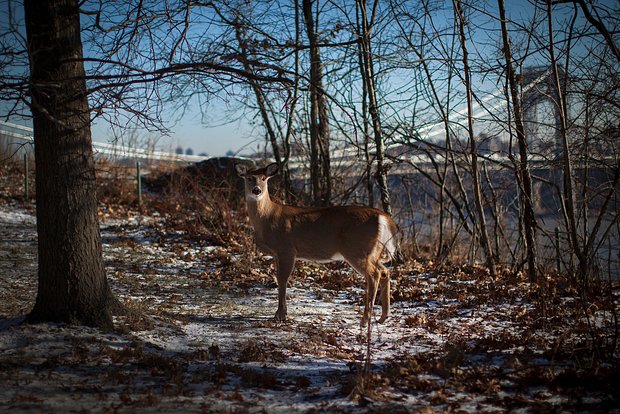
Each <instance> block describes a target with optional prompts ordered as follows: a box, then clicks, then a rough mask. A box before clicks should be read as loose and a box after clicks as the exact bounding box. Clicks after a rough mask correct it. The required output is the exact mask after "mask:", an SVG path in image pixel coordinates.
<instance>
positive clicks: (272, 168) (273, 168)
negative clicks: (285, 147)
mask: <svg viewBox="0 0 620 414" xmlns="http://www.w3.org/2000/svg"><path fill="white" fill-rule="evenodd" d="M278 172H280V167H279V166H278V164H277V163H275V162H274V163H272V164H269V165H268V166H266V167H265V175H266V176H267V177H273V176H274V175H276V174H277V173H278Z"/></svg>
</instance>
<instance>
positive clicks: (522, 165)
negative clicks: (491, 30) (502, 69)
mask: <svg viewBox="0 0 620 414" xmlns="http://www.w3.org/2000/svg"><path fill="white" fill-rule="evenodd" d="M497 4H498V9H499V20H500V25H501V31H502V50H503V52H504V59H505V61H506V84H507V88H508V89H509V91H510V98H511V102H512V114H513V119H514V124H515V131H516V133H517V145H518V147H519V161H518V162H517V163H516V166H517V168H516V173H517V174H516V177H517V183H518V184H519V194H520V202H521V203H520V208H521V210H522V215H523V228H524V231H525V237H524V240H525V250H526V255H527V263H528V272H529V278H530V281H531V282H535V281H536V280H537V275H536V272H537V260H538V254H537V249H536V216H535V214H534V206H533V198H532V177H531V174H530V168H529V164H528V159H527V157H528V144H527V139H526V136H525V128H524V126H523V111H522V107H521V98H520V96H519V85H518V83H517V74H516V73H515V70H514V66H513V59H512V49H511V44H510V37H509V35H508V27H507V24H506V20H507V19H506V8H505V6H504V0H498V2H497Z"/></svg>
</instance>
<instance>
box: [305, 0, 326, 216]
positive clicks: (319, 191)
mask: <svg viewBox="0 0 620 414" xmlns="http://www.w3.org/2000/svg"><path fill="white" fill-rule="evenodd" d="M313 3H314V1H313V0H302V11H303V15H304V21H305V24H306V31H307V33H308V42H309V45H310V179H311V181H312V197H313V200H314V203H315V204H317V205H328V204H329V203H330V200H331V171H330V170H331V168H330V156H329V141H330V140H329V123H328V121H327V118H328V117H327V103H326V101H325V93H324V92H323V62H322V60H321V52H320V47H319V39H318V33H317V28H316V24H315V21H314V18H315V15H314V13H313V11H312V7H313Z"/></svg>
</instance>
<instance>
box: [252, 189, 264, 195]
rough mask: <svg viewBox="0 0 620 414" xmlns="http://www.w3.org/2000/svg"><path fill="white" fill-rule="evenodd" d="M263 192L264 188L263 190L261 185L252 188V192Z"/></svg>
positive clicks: (256, 193)
mask: <svg viewBox="0 0 620 414" xmlns="http://www.w3.org/2000/svg"><path fill="white" fill-rule="evenodd" d="M262 192H263V190H261V189H260V187H254V188H253V189H252V194H254V195H260V193H262Z"/></svg>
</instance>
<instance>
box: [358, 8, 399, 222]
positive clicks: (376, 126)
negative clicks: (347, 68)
mask: <svg viewBox="0 0 620 414" xmlns="http://www.w3.org/2000/svg"><path fill="white" fill-rule="evenodd" d="M378 4H379V1H378V0H374V1H373V3H372V9H371V13H370V15H369V14H368V11H367V3H366V0H357V8H358V10H359V14H360V22H361V24H360V29H361V30H360V49H361V57H362V59H361V62H360V63H361V65H362V68H361V73H362V82H363V84H364V92H365V97H367V98H368V113H369V114H370V119H371V121H372V130H373V134H374V141H375V151H376V154H375V155H376V162H377V183H378V184H379V191H380V194H381V205H382V207H383V210H384V211H385V212H386V213H388V214H390V215H391V214H392V203H391V201H390V189H389V186H388V180H387V167H386V165H385V143H384V138H383V130H382V128H381V118H380V116H379V108H378V104H377V89H376V80H375V79H376V75H375V71H374V64H373V52H372V41H371V40H372V36H371V32H372V28H373V24H374V21H375V16H376V12H377V6H378Z"/></svg>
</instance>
